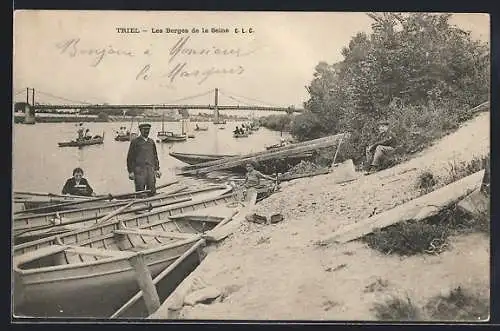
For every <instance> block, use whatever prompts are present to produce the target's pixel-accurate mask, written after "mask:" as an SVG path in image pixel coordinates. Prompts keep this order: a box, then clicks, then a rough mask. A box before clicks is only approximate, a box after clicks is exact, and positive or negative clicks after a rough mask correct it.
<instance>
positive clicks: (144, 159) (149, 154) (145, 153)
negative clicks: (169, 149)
mask: <svg viewBox="0 0 500 331" xmlns="http://www.w3.org/2000/svg"><path fill="white" fill-rule="evenodd" d="M146 166H151V167H153V169H154V170H160V162H159V161H158V153H157V152H156V145H155V143H154V141H153V140H152V139H151V138H148V139H147V141H146V140H145V139H144V138H143V137H142V136H139V137H137V138H135V139H134V140H132V141H131V142H130V147H129V149H128V154H127V170H128V172H129V173H131V172H134V171H135V168H136V167H139V168H144V167H146Z"/></svg>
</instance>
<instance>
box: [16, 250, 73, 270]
mask: <svg viewBox="0 0 500 331" xmlns="http://www.w3.org/2000/svg"><path fill="white" fill-rule="evenodd" d="M67 248H68V246H66V245H64V246H63V245H50V246H47V247H42V248H39V249H37V250H36V251H32V252H27V253H24V254H21V255H19V256H15V257H14V265H15V266H19V265H21V264H24V263H26V262H31V261H35V260H37V259H40V258H42V257H46V256H50V255H53V254H57V253H61V252H64V251H65V250H66V249H67Z"/></svg>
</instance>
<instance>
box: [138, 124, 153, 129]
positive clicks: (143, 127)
mask: <svg viewBox="0 0 500 331" xmlns="http://www.w3.org/2000/svg"><path fill="white" fill-rule="evenodd" d="M139 129H151V124H149V123H141V124H139Z"/></svg>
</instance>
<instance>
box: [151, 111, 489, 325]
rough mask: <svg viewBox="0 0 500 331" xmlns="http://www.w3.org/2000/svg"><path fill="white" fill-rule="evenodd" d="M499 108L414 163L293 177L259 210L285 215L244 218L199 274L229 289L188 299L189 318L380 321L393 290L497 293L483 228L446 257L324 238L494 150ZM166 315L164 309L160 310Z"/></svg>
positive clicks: (458, 241)
mask: <svg viewBox="0 0 500 331" xmlns="http://www.w3.org/2000/svg"><path fill="white" fill-rule="evenodd" d="M489 116H490V114H489V113H488V112H487V113H481V114H479V115H478V116H477V117H475V118H474V119H472V120H471V121H469V122H467V123H466V124H464V125H463V126H462V127H461V128H460V129H459V130H458V131H456V132H455V133H453V134H450V135H448V136H446V137H444V138H443V139H441V140H440V141H438V142H437V143H436V144H434V145H433V146H431V147H430V148H428V149H427V150H425V151H423V152H421V153H419V154H418V155H416V156H415V158H413V159H412V160H410V161H408V162H406V163H404V164H400V165H398V166H396V167H393V168H391V169H387V170H385V171H382V172H379V173H376V174H373V175H370V176H362V177H360V178H359V179H357V180H355V181H353V182H350V183H347V184H345V185H336V184H333V177H332V176H334V175H332V174H329V175H322V176H317V177H314V178H308V179H298V180H295V181H292V182H289V183H285V184H283V186H282V190H281V192H278V193H276V194H274V195H273V196H271V197H270V198H268V199H266V200H264V201H263V202H261V203H260V204H258V205H257V206H256V208H255V211H256V212H258V213H260V214H264V215H269V214H271V213H275V212H281V213H282V214H283V215H284V217H285V221H284V222H282V223H280V224H276V225H257V224H253V223H247V224H244V225H243V226H242V227H241V228H240V230H239V231H238V232H237V233H235V234H234V235H233V236H232V237H230V238H228V239H226V240H225V241H224V242H223V243H222V244H221V245H220V247H218V248H217V249H215V250H213V251H211V252H210V255H211V256H210V261H207V262H209V263H202V265H201V266H200V267H199V268H198V269H197V270H196V271H195V273H196V274H197V275H198V276H199V277H201V278H202V279H203V280H204V281H205V283H207V284H209V285H214V286H217V287H219V288H221V289H223V290H224V292H225V298H224V300H223V301H222V302H214V303H211V304H209V305H203V304H198V305H196V306H194V307H185V308H183V309H182V310H181V312H180V318H188V319H258V320H267V319H290V320H292V319H293V320H323V319H326V320H370V319H374V318H375V315H374V313H373V312H372V311H371V307H372V306H373V304H374V303H375V302H380V301H383V300H384V299H386V298H387V297H388V296H390V295H392V294H398V295H399V296H401V297H403V298H404V297H405V296H406V295H408V296H409V297H410V298H411V299H412V301H413V302H414V303H415V304H417V305H424V304H425V302H426V301H427V300H428V299H429V298H430V297H432V296H435V295H438V294H440V293H444V292H446V291H449V290H451V289H452V288H454V287H456V286H458V285H461V286H462V287H464V288H467V289H471V290H473V291H474V292H476V293H480V294H482V295H483V296H485V297H486V298H487V297H488V293H489V238H488V237H486V236H485V235H482V234H471V235H467V236H460V237H455V238H452V246H451V249H450V250H449V251H446V252H445V253H443V254H441V255H439V256H430V255H426V256H414V257H410V258H400V257H397V256H384V255H382V254H380V253H378V252H376V251H374V250H371V249H370V248H368V247H366V245H364V244H363V243H360V242H351V243H348V244H345V245H335V246H332V245H330V246H318V245H317V244H316V243H317V242H318V240H322V239H325V238H328V236H329V235H330V234H331V233H332V232H334V231H335V230H336V229H338V228H339V227H342V226H344V225H346V224H350V223H353V222H357V221H360V220H362V219H364V218H366V217H368V216H369V215H370V214H372V213H373V212H374V210H375V212H376V213H379V212H381V211H384V210H387V209H390V208H392V207H394V206H396V205H398V204H401V203H402V202H404V201H407V200H409V199H412V198H414V197H416V196H418V195H419V192H418V190H417V189H416V188H415V181H416V178H417V176H418V175H419V173H420V172H421V171H422V170H426V169H428V170H431V171H432V172H433V173H434V174H435V175H443V176H444V175H446V173H447V168H448V167H449V164H450V162H453V161H464V160H471V159H472V158H473V157H474V156H481V155H485V154H487V153H489V149H490V143H489V141H490V138H489V127H490V123H489ZM378 280H380V281H378ZM166 316H167V315H166V312H165V311H162V310H161V308H160V310H159V311H158V312H157V313H156V314H155V315H154V316H153V317H156V318H165V317H166Z"/></svg>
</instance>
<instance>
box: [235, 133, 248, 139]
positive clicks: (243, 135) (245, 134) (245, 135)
mask: <svg viewBox="0 0 500 331" xmlns="http://www.w3.org/2000/svg"><path fill="white" fill-rule="evenodd" d="M247 137H248V134H247V133H244V134H233V138H247Z"/></svg>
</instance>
